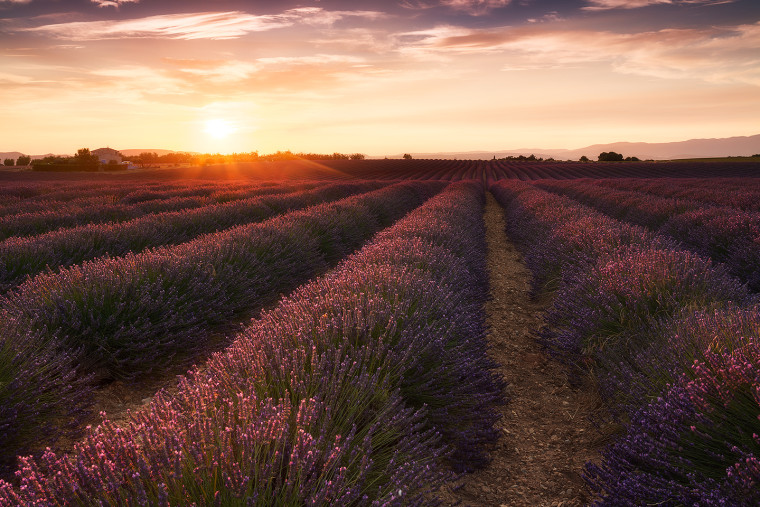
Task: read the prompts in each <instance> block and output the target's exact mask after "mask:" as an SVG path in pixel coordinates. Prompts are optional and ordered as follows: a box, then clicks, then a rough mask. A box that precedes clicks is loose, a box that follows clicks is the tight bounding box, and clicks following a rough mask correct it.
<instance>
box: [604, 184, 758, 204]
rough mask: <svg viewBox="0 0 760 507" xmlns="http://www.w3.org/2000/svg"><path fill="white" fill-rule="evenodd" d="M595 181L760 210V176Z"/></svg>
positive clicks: (649, 192)
mask: <svg viewBox="0 0 760 507" xmlns="http://www.w3.org/2000/svg"><path fill="white" fill-rule="evenodd" d="M595 183H597V184H599V185H602V186H605V187H610V188H616V189H618V190H635V191H639V192H644V193H647V194H655V195H659V196H661V197H673V198H677V199H688V200H693V201H700V202H704V203H706V204H715V205H718V206H731V207H732V208H739V209H743V210H748V211H760V178H757V177H755V178H714V179H705V178H691V179H690V178H662V179H640V178H622V179H617V180H609V179H607V180H596V181H595Z"/></svg>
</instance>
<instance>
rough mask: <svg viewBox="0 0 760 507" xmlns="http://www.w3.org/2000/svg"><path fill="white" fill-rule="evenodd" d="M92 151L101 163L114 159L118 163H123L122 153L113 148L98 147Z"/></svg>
mask: <svg viewBox="0 0 760 507" xmlns="http://www.w3.org/2000/svg"><path fill="white" fill-rule="evenodd" d="M90 153H92V154H93V155H96V156H97V157H98V160H100V163H101V164H108V163H109V162H111V161H112V160H113V161H115V162H116V163H117V164H121V163H122V156H121V153H119V152H118V151H116V150H114V149H113V148H98V149H97V150H92V151H91V152H90Z"/></svg>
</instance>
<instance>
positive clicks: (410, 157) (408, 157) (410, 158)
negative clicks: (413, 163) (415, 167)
mask: <svg viewBox="0 0 760 507" xmlns="http://www.w3.org/2000/svg"><path fill="white" fill-rule="evenodd" d="M404 160H412V156H411V155H410V154H408V153H404Z"/></svg>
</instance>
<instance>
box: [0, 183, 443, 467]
mask: <svg viewBox="0 0 760 507" xmlns="http://www.w3.org/2000/svg"><path fill="white" fill-rule="evenodd" d="M443 185H444V184H443V183H413V182H409V183H402V184H397V185H394V186H390V187H387V188H383V189H379V190H375V191H372V192H369V193H366V194H362V195H357V196H353V197H348V198H345V199H342V200H340V201H337V202H334V203H328V204H321V205H317V206H313V207H310V208H308V209H305V210H302V211H297V212H292V213H289V214H287V215H284V216H282V217H278V218H274V219H271V220H268V221H266V222H264V223H261V224H251V225H245V226H240V227H236V228H233V229H230V230H227V231H223V232H220V233H216V234H208V235H205V236H202V237H200V238H197V239H195V240H193V241H190V242H187V243H183V244H181V245H177V246H174V247H163V248H157V249H153V250H149V251H146V252H143V253H140V254H129V255H126V256H124V257H117V258H106V259H100V260H95V261H91V262H86V263H84V264H81V265H77V266H73V267H70V268H67V269H64V270H62V271H60V272H59V273H48V274H41V275H39V276H37V277H36V278H34V279H31V280H29V281H27V282H25V283H24V284H22V285H21V286H19V287H18V289H17V290H15V291H13V292H11V293H9V294H7V295H6V296H5V297H3V298H2V299H0V317H2V318H0V326H1V327H0V329H1V330H2V336H3V341H2V346H1V347H0V354H2V355H1V356H0V379H2V380H3V382H2V383H0V444H1V445H0V449H2V451H3V456H2V462H3V464H5V465H6V466H7V464H8V463H9V461H10V460H12V459H13V458H14V456H15V454H14V453H15V452H17V451H18V450H19V449H23V448H24V446H26V445H27V444H28V443H30V442H33V441H34V439H35V437H37V438H39V437H40V435H44V434H45V425H46V424H48V425H49V424H52V423H54V422H55V419H56V417H58V416H59V415H60V413H61V412H62V411H63V412H66V413H69V414H71V415H72V416H73V415H75V411H77V410H80V409H81V408H82V405H83V404H84V403H85V402H86V401H87V399H88V390H89V388H90V386H92V385H93V383H95V382H98V381H102V380H104V379H105V380H107V379H113V378H125V377H126V378H134V377H139V376H140V375H143V374H144V373H146V372H147V371H149V370H151V369H153V368H160V367H161V366H162V365H166V364H167V363H168V362H169V361H170V359H171V357H172V355H174V354H179V355H180V356H182V357H187V356H188V355H190V354H192V353H194V352H196V351H199V350H202V349H203V347H204V346H207V340H208V334H209V331H210V330H222V329H229V326H230V325H234V323H235V321H236V319H239V318H241V317H242V316H243V315H245V314H248V313H250V312H252V311H254V310H256V309H259V308H261V307H262V306H263V305H265V304H268V303H272V302H274V301H275V300H276V298H277V296H278V294H280V293H281V292H284V291H287V290H292V289H293V288H294V287H295V286H297V285H298V284H300V283H303V282H305V281H306V280H308V279H309V278H311V277H312V276H315V275H316V274H318V273H319V272H320V271H322V270H324V269H325V268H326V267H327V266H329V264H331V263H335V262H337V261H338V260H339V259H341V258H342V257H344V256H345V255H347V254H348V253H350V252H351V251H352V250H354V249H356V248H357V247H359V246H360V245H361V244H362V243H363V242H364V241H366V239H368V238H369V237H370V235H371V234H373V233H374V232H375V231H377V230H379V229H380V228H382V227H385V226H387V225H389V224H390V223H392V222H393V221H394V220H397V219H398V218H400V217H401V216H403V215H404V214H405V213H407V212H408V211H409V210H411V209H413V208H415V207H417V206H419V205H420V204H421V203H422V202H423V201H424V200H425V199H427V198H429V197H430V196H431V195H433V194H434V193H436V192H438V191H440V189H441V188H442V186H443ZM358 189H359V188H358V187H357V188H354V187H351V188H349V189H344V190H350V191H351V192H356V191H357V190H358ZM349 193H350V192H349Z"/></svg>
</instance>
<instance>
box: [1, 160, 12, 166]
mask: <svg viewBox="0 0 760 507" xmlns="http://www.w3.org/2000/svg"><path fill="white" fill-rule="evenodd" d="M3 165H7V166H12V165H13V159H12V158H6V159H5V160H4V161H3Z"/></svg>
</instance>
